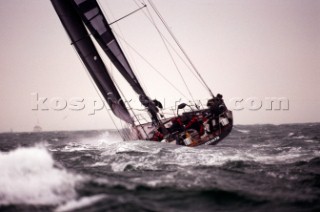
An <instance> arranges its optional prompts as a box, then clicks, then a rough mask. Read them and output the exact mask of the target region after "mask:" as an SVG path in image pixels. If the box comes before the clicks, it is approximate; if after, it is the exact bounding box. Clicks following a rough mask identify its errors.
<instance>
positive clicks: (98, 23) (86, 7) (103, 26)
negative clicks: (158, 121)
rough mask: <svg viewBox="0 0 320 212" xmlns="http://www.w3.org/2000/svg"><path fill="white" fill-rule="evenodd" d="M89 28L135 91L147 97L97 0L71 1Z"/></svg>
mask: <svg viewBox="0 0 320 212" xmlns="http://www.w3.org/2000/svg"><path fill="white" fill-rule="evenodd" d="M71 1H73V2H74V4H75V7H76V8H77V11H78V13H79V14H80V16H81V17H82V19H83V21H84V23H85V24H86V26H87V28H88V29H89V30H90V32H91V34H92V35H93V36H94V38H95V39H96V40H97V42H98V43H99V45H100V46H101V48H102V49H103V50H104V51H105V53H106V54H107V55H108V57H109V58H110V60H111V61H112V63H113V64H114V66H115V67H116V68H117V69H118V71H119V72H120V73H121V74H122V76H123V77H124V78H125V79H126V80H127V81H128V83H129V84H130V85H131V86H132V88H133V89H134V91H135V92H136V93H137V94H139V95H143V96H146V94H145V92H144V90H143V89H142V87H141V85H140V83H139V81H138V79H137V77H136V76H135V74H134V73H133V71H132V68H131V67H130V64H129V62H128V61H127V59H126V56H125V55H124V53H123V51H122V50H121V48H120V45H119V43H118V41H117V40H116V38H115V36H114V34H113V32H112V29H111V28H110V26H109V24H108V22H107V20H106V18H105V17H104V15H103V14H102V11H101V9H100V7H99V5H98V3H97V1H96V0H71Z"/></svg>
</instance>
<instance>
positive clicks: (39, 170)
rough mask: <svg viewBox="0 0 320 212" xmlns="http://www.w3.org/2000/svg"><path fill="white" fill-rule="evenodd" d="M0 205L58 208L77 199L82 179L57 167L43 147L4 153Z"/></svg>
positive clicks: (0, 161)
mask: <svg viewBox="0 0 320 212" xmlns="http://www.w3.org/2000/svg"><path fill="white" fill-rule="evenodd" d="M0 170H1V174H0V188H1V189H0V197H1V198H0V205H10V204H40V205H56V204H60V203H62V202H64V201H67V200H70V199H73V198H75V196H76V191H75V185H76V182H77V180H80V178H81V177H79V176H75V175H74V174H72V173H69V172H67V171H66V170H65V169H63V168H57V167H56V166H55V162H54V160H53V158H52V156H51V155H50V153H49V152H48V151H47V150H46V149H45V148H43V147H31V148H18V149H16V150H13V151H11V152H8V153H4V152H0Z"/></svg>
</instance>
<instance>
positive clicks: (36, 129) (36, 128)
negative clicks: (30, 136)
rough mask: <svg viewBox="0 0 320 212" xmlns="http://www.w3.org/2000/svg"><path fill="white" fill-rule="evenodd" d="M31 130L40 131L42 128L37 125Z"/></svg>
mask: <svg viewBox="0 0 320 212" xmlns="http://www.w3.org/2000/svg"><path fill="white" fill-rule="evenodd" d="M33 132H42V128H41V127H40V126H39V125H36V126H34V127H33Z"/></svg>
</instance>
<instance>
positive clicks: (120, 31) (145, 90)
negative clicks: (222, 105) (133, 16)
mask: <svg viewBox="0 0 320 212" xmlns="http://www.w3.org/2000/svg"><path fill="white" fill-rule="evenodd" d="M97 2H98V4H99V6H100V8H101V11H102V13H103V15H104V16H105V17H107V18H108V15H107V13H106V11H105V10H104V7H102V5H101V3H100V2H99V0H97ZM107 8H108V7H107ZM108 9H109V8H108ZM109 12H110V15H111V16H112V18H113V19H115V17H114V15H113V13H112V11H111V10H110V9H109ZM115 25H116V26H117V28H118V30H119V33H120V34H121V35H122V37H124V36H123V33H122V30H121V28H120V26H119V24H118V23H117V22H116V23H115ZM110 28H111V27H110ZM111 30H112V28H111ZM112 32H113V34H115V35H118V37H119V34H118V33H116V31H115V30H112ZM122 40H124V39H122ZM117 41H118V43H119V45H120V47H122V48H121V50H122V51H123V53H124V54H125V55H126V57H127V60H129V59H130V64H129V65H130V66H133V67H136V66H137V65H136V63H135V61H134V59H133V57H132V55H131V54H130V51H129V52H127V51H125V48H123V44H122V43H121V42H119V40H118V39H117ZM128 62H129V61H128ZM134 70H135V74H136V78H137V79H138V82H140V84H142V85H141V86H142V88H143V90H144V92H145V93H146V94H147V95H148V96H149V93H148V89H145V88H147V86H146V84H145V83H144V81H143V80H141V79H142V77H141V75H140V73H139V72H138V71H136V70H138V69H137V68H134Z"/></svg>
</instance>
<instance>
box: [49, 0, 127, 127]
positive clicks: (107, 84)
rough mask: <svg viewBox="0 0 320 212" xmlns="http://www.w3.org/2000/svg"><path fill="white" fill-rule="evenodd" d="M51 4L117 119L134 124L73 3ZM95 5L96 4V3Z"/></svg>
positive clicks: (59, 0)
mask: <svg viewBox="0 0 320 212" xmlns="http://www.w3.org/2000/svg"><path fill="white" fill-rule="evenodd" d="M51 2H52V4H53V6H54V8H55V10H56V12H57V14H58V16H59V18H60V20H61V22H62V24H63V26H64V28H65V30H66V31H67V33H68V35H69V37H70V39H71V42H72V44H73V45H74V47H75V49H76V50H77V52H78V54H79V56H80V57H81V59H82V61H83V62H84V64H85V66H86V68H87V69H88V71H89V73H90V75H91V76H92V78H93V80H94V81H95V83H96V85H97V87H98V88H99V90H100V92H101V94H102V95H103V97H104V98H105V100H106V101H107V103H108V104H109V106H110V108H111V110H112V111H113V113H114V114H115V115H116V116H117V117H119V118H120V119H122V120H124V121H126V122H127V123H131V124H132V123H133V119H132V118H131V116H130V113H129V112H128V110H127V108H126V107H125V104H124V103H123V101H122V99H121V96H120V94H119V92H118V90H117V88H116V87H115V85H114V83H113V82H112V79H111V77H110V76H109V74H108V71H107V69H106V67H105V65H104V64H103V62H102V59H101V57H100V56H99V54H98V52H97V50H96V48H95V46H94V44H93V42H92V40H91V38H90V36H89V35H88V32H87V30H86V28H85V26H84V24H83V22H82V20H81V17H80V16H79V14H78V13H77V11H76V10H75V8H74V5H73V3H72V1H70V0H51ZM76 2H80V1H76ZM82 2H84V1H82ZM88 2H91V1H88ZM94 3H96V2H95V1H94Z"/></svg>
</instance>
